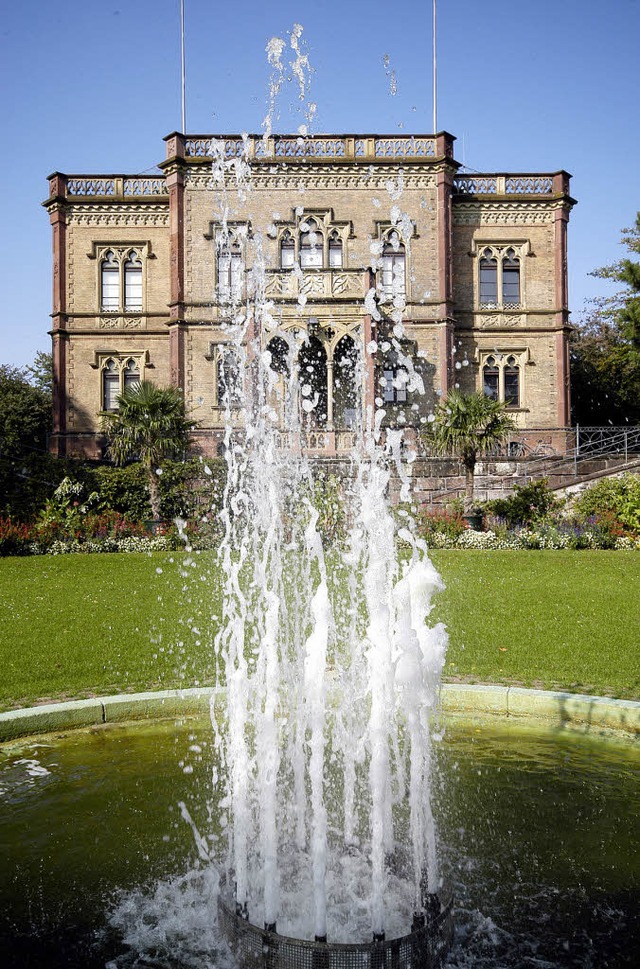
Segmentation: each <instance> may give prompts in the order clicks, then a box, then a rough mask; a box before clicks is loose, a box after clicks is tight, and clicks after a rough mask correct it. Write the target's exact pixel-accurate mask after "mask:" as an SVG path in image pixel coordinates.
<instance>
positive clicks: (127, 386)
mask: <svg viewBox="0 0 640 969" xmlns="http://www.w3.org/2000/svg"><path fill="white" fill-rule="evenodd" d="M139 383H140V370H139V368H138V364H137V363H136V361H135V360H134V359H133V357H131V358H129V360H127V362H126V363H125V365H124V367H123V370H122V384H123V390H124V391H127V390H131V388H132V387H136V386H137V385H138V384H139Z"/></svg>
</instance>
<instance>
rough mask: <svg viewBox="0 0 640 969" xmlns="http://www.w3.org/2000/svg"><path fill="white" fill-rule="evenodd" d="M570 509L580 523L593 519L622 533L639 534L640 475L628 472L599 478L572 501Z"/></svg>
mask: <svg viewBox="0 0 640 969" xmlns="http://www.w3.org/2000/svg"><path fill="white" fill-rule="evenodd" d="M573 509H574V512H575V514H576V515H577V516H578V517H579V518H580V519H582V520H587V519H589V518H593V517H595V518H596V519H597V520H599V521H600V522H602V523H605V522H609V523H610V525H612V524H613V523H615V524H616V525H617V526H618V527H619V528H620V529H622V532H624V531H625V530H626V531H630V532H632V533H634V534H638V533H640V475H637V474H631V473H629V472H628V473H627V474H623V475H622V476H621V477H620V478H602V480H601V481H598V483H597V484H594V485H592V486H591V487H590V488H589V489H588V490H587V491H584V492H583V493H582V494H581V495H580V496H579V497H578V498H577V499H576V500H575V502H574V505H573ZM620 534H621V533H619V535H618V536H617V537H620Z"/></svg>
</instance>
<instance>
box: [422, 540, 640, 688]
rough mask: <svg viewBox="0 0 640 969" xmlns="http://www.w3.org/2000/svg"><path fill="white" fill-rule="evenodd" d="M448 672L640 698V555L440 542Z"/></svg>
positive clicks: (440, 608) (440, 613) (438, 608)
mask: <svg viewBox="0 0 640 969" xmlns="http://www.w3.org/2000/svg"><path fill="white" fill-rule="evenodd" d="M432 559H433V562H434V564H435V565H436V567H437V568H438V570H439V571H440V574H441V575H442V577H443V579H444V581H445V583H446V591H445V592H444V593H442V594H440V595H439V596H438V597H437V599H436V604H435V608H434V611H433V614H432V616H433V617H434V618H437V619H440V620H442V621H444V622H445V623H446V624H447V627H448V629H449V637H450V641H449V650H448V654H447V663H446V667H445V674H446V679H448V680H463V681H466V682H476V683H507V684H509V683H510V684H518V685H521V686H527V687H536V688H540V689H563V690H570V691H572V692H577V693H581V692H584V693H594V694H600V695H608V696H615V697H624V698H627V699H639V698H640V556H638V554H637V553H636V552H606V551H580V552H572V551H516V550H513V551H507V552H492V551H467V550H464V551H463V550H461V551H455V550H451V551H434V552H433V553H432Z"/></svg>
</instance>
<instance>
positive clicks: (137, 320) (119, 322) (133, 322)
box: [98, 316, 145, 330]
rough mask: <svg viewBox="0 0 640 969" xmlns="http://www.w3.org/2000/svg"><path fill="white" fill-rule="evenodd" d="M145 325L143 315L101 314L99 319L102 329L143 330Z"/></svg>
mask: <svg viewBox="0 0 640 969" xmlns="http://www.w3.org/2000/svg"><path fill="white" fill-rule="evenodd" d="M144 325H145V320H144V317H142V316H101V317H99V319H98V326H99V327H100V329H101V330H141V329H143V327H144Z"/></svg>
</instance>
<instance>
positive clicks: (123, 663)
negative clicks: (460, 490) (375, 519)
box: [0, 551, 640, 709]
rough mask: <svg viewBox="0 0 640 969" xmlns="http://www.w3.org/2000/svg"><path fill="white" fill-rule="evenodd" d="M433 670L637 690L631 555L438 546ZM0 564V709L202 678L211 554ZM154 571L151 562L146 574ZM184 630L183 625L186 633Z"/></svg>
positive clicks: (635, 585) (581, 688)
mask: <svg viewBox="0 0 640 969" xmlns="http://www.w3.org/2000/svg"><path fill="white" fill-rule="evenodd" d="M433 559H434V562H435V564H436V565H437V567H438V569H439V570H440V571H441V574H442V575H443V577H444V579H445V582H446V585H447V589H446V591H445V592H444V593H442V594H441V595H440V596H439V597H438V599H437V601H436V606H435V609H434V613H433V617H434V618H436V619H441V620H444V621H445V622H446V623H447V625H448V627H449V632H450V640H451V642H450V647H449V653H448V656H447V666H446V678H447V679H459V680H465V681H468V682H484V683H488V682H499V683H517V684H522V685H525V686H537V687H541V688H562V689H569V690H573V691H575V692H592V693H597V694H609V695H612V696H620V697H630V698H634V699H637V698H638V697H640V650H639V648H638V630H639V628H640V556H639V555H638V554H637V553H633V552H629V553H626V552H526V551H522V552H519V551H509V552H485V551H477V552H476V551H438V552H433ZM193 561H194V562H195V567H192V566H185V565H184V563H185V557H184V555H180V554H170V553H166V554H155V555H153V556H149V555H133V554H128V555H124V554H122V555H65V556H43V557H34V558H5V559H0V616H1V617H2V622H1V623H0V709H9V708H12V707H17V706H28V705H30V704H32V703H34V702H36V701H40V700H45V699H56V700H57V699H65V698H75V697H83V696H91V695H104V694H107V693H115V692H123V691H131V690H146V689H162V688H173V687H179V686H188V687H191V686H195V685H208V684H211V683H213V682H214V678H215V662H214V659H213V649H212V639H213V635H214V633H215V628H216V620H217V617H218V616H219V612H220V608H219V590H218V585H217V582H216V580H215V575H214V574H212V572H213V569H212V566H213V562H214V558H213V556H212V555H211V553H209V554H204V553H203V554H202V555H199V556H195V555H194V556H193ZM159 570H161V571H159ZM194 630H196V631H195V632H194Z"/></svg>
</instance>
